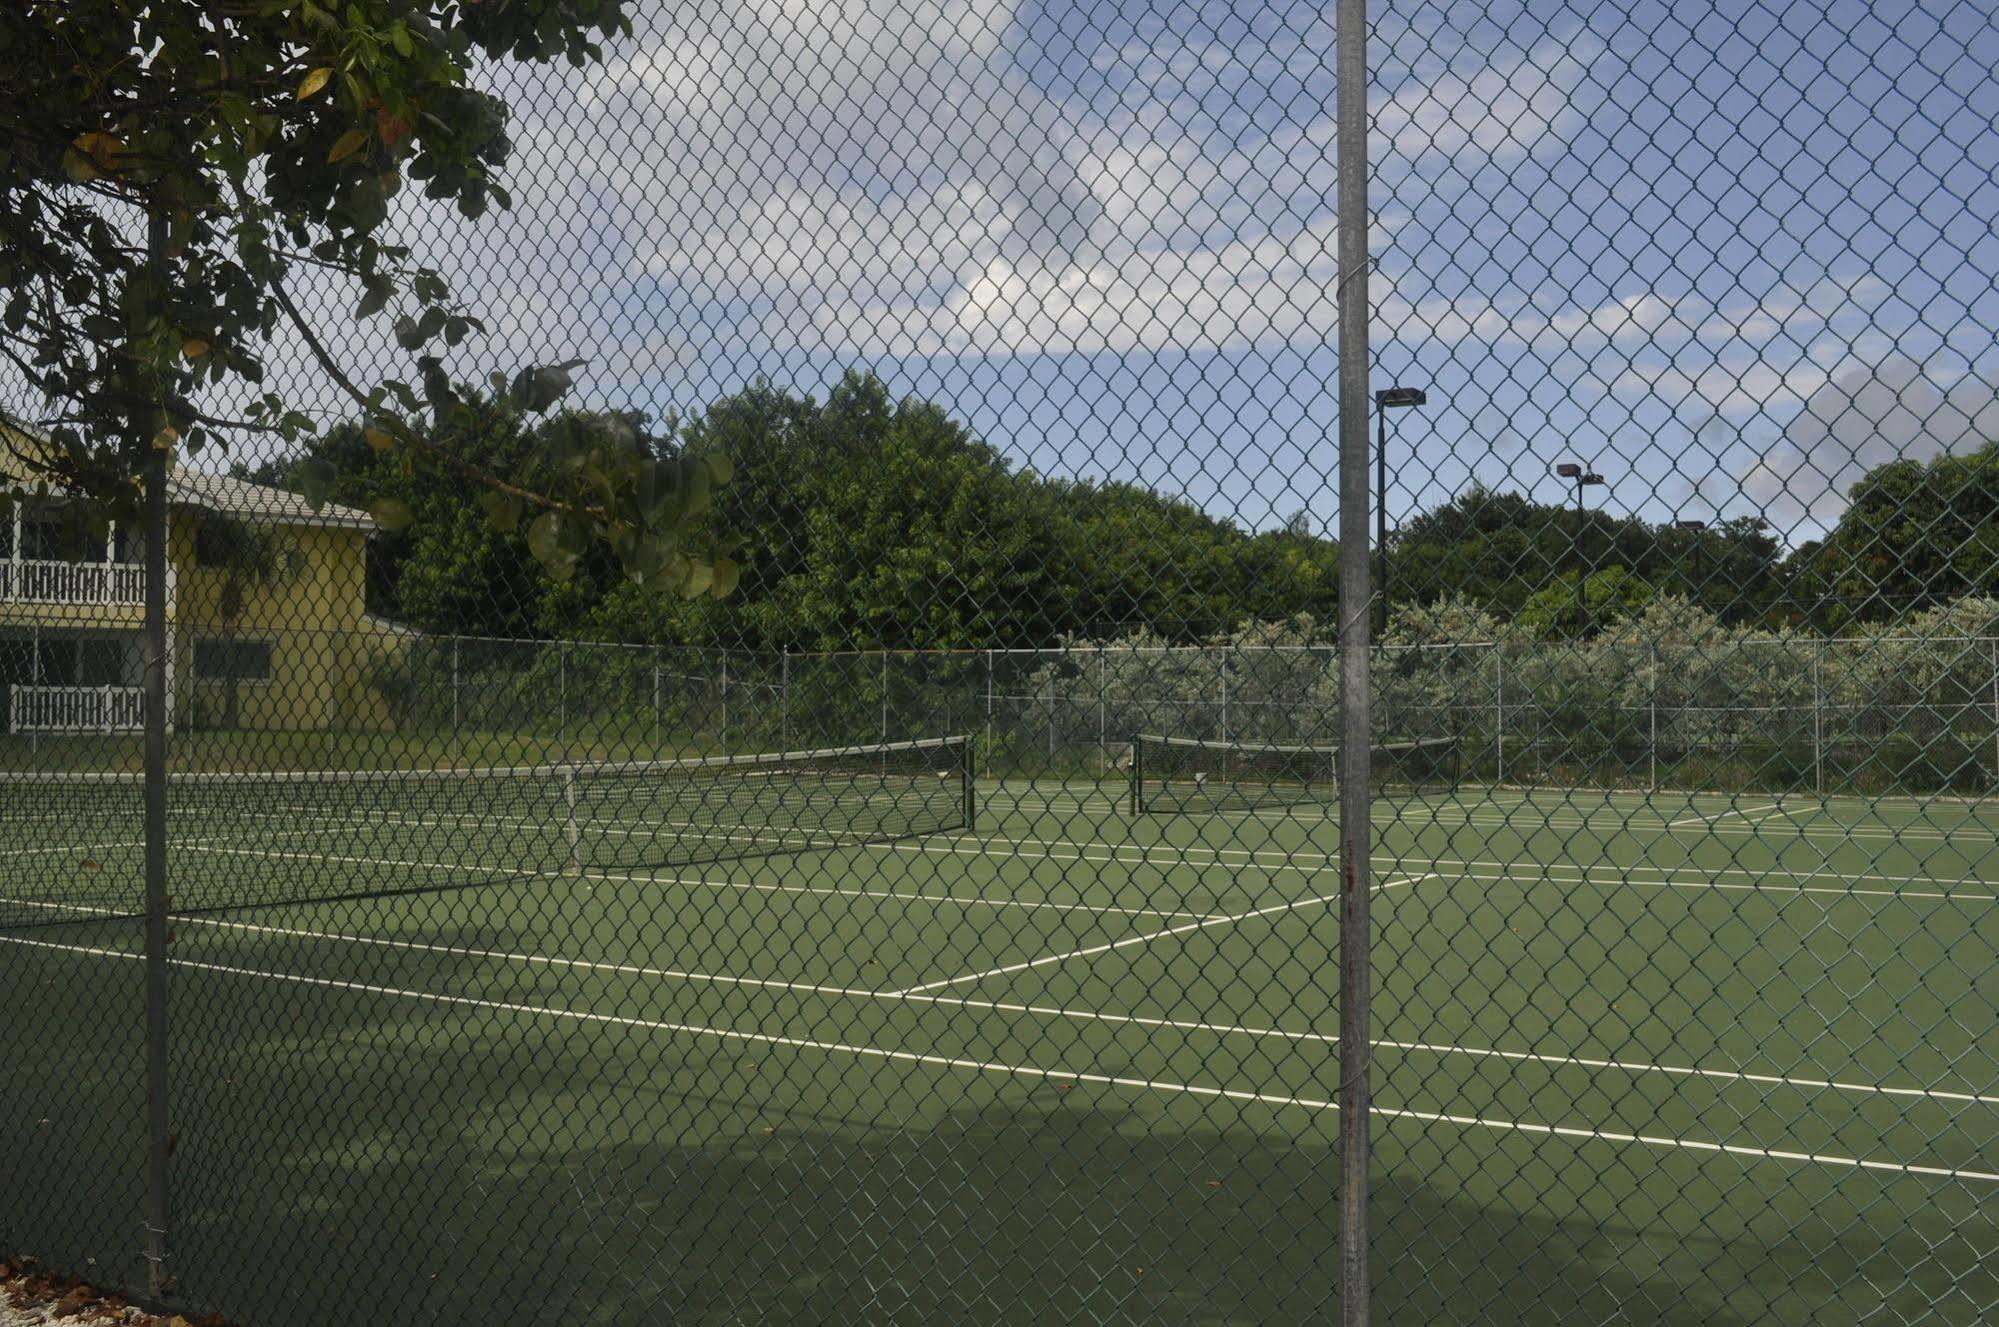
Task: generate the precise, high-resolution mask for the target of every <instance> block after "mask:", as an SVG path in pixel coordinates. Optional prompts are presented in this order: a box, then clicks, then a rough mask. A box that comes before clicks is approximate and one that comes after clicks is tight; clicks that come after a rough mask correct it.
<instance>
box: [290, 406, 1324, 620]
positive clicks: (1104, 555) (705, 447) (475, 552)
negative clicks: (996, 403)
mask: <svg viewBox="0 0 1999 1327" xmlns="http://www.w3.org/2000/svg"><path fill="white" fill-rule="evenodd" d="M621 422H622V424H623V426H625V427H630V428H634V429H637V430H639V431H640V435H641V438H642V440H643V442H644V444H645V445H646V446H648V447H650V448H653V449H654V450H656V451H658V452H660V453H661V454H666V453H669V452H684V453H686V454H691V455H705V454H710V453H720V454H722V455H725V456H727V457H729V459H730V460H731V461H732V462H733V464H734V470H735V478H734V480H733V482H732V483H731V484H730V485H729V486H728V487H727V488H726V489H725V490H723V491H722V492H721V493H720V494H719V495H718V496H717V498H716V500H715V504H714V507H713V509H712V512H711V513H710V515H709V518H708V519H709V520H710V522H711V523H712V525H713V527H714V529H716V530H717V531H722V532H726V541H725V543H726V551H728V552H730V554H731V555H732V556H733V557H734V558H735V559H736V560H737V561H739V562H740V563H741V564H742V567H743V573H742V581H741V585H740V587H739V588H738V590H737V592H736V593H735V594H734V595H733V596H732V597H730V598H729V599H727V600H725V601H714V600H699V601H694V602H683V601H681V600H678V599H675V598H672V597H663V596H661V595H659V594H657V593H656V592H653V591H650V590H646V589H643V588H641V587H638V586H635V585H632V584H631V583H629V581H627V580H626V579H625V578H624V577H623V576H622V575H621V574H620V572H619V569H618V567H617V565H616V563H615V562H614V561H613V560H612V559H611V558H610V557H609V556H608V554H607V553H606V552H605V551H604V550H601V549H599V550H593V551H592V552H591V553H590V554H589V555H588V556H586V557H585V558H584V559H583V561H582V562H581V564H580V565H579V566H578V568H577V570H576V573H575V574H574V575H573V576H572V577H571V578H570V579H569V580H568V581H566V582H557V581H554V580H552V579H550V578H549V577H548V576H546V575H545V574H544V573H543V572H542V571H541V569H540V568H539V567H538V566H537V565H536V564H535V562H534V560H533V559H532V558H531V557H530V556H529V555H528V552H527V550H526V549H525V548H524V547H523V546H522V544H521V541H520V540H519V538H518V536H516V535H511V534H506V533H501V532H496V531H494V530H492V529H491V528H489V525H488V523H487V521H486V520H485V518H484V516H483V514H482V513H481V512H480V510H479V509H478V508H476V507H474V506H472V505H471V504H469V503H467V502H466V501H465V497H464V493H463V484H462V482H461V481H460V480H459V479H458V478H457V476H456V475H455V474H454V473H453V472H452V470H451V468H450V465H449V458H446V457H434V456H431V455H427V454H425V453H421V452H419V453H410V452H398V453H377V452H375V451H374V450H372V449H371V448H370V447H369V446H368V445H367V441H366V439H365V436H364V434H363V431H362V430H361V429H360V428H359V427H357V426H351V425H347V426H341V427H339V428H335V429H333V430H331V431H330V432H329V433H327V434H326V435H325V436H324V437H322V438H321V439H320V440H319V441H318V442H317V444H315V447H314V449H313V454H314V455H315V456H317V457H320V458H323V459H325V460H328V461H330V462H332V463H333V466H334V468H335V470H336V471H337V472H338V474H339V476H340V478H339V480H338V481H337V483H336V484H335V487H334V491H333V494H332V496H333V497H334V499H335V500H337V501H349V502H354V503H357V504H362V505H365V502H366V500H370V499H372V498H374V497H375V496H378V495H380V494H381V493H384V492H388V493H391V494H394V495H395V496H398V497H400V498H402V499H403V500H404V501H405V502H406V503H408V505H409V507H410V509H411V511H412V513H413V515H414V519H413V520H412V521H411V522H410V524H409V526H408V528H407V529H406V530H404V531H403V532H400V533H397V534H393V535H389V534H382V535H378V536H376V546H375V548H374V550H373V553H372V555H371V568H370V589H369V595H370V606H371V608H372V609H373V610H374V611H376V612H378V613H380V614H382V615H383V616H386V617H390V618H393V619H395V620H397V621H400V622H404V623H407V624H409V625H411V626H415V627H418V628H420V629H423V630H425V631H432V632H454V633H463V634H468V635H500V636H521V637H555V636H564V637H574V638H593V639H609V640H628V641H644V642H658V643H666V644H686V645H706V644H716V645H731V646H741V647H746V648H750V649H761V650H786V649H790V650H839V649H857V648H858V649H872V648H890V649H907V648H916V649H940V648H967V647H989V646H1001V647H1005V646H1030V645H1042V644H1047V643H1050V642H1052V641H1056V640H1059V639H1062V638H1064V637H1071V636H1079V635H1096V634H1109V633H1115V632H1117V631H1121V630H1123V629H1125V628H1126V627H1128V626H1131V625H1133V624H1137V623H1145V624H1149V625H1151V626H1153V627H1154V628H1155V629H1157V630H1159V631H1161V632H1164V633H1166V634H1167V635H1169V636H1171V637H1173V638H1175V639H1186V640H1193V639H1199V638H1204V637H1207V636H1210V635H1213V634H1215V633H1216V632H1221V631H1227V630H1229V629H1230V628H1231V627H1232V626H1234V625H1235V624H1237V623H1239V622H1241V621H1244V620H1251V619H1270V618H1288V617H1292V616H1295V615H1297V614H1300V613H1312V614H1317V615H1321V616H1327V617H1330V616H1331V615H1332V613H1333V611H1334V607H1335V597H1334V596H1335V580H1336V577H1335V575H1334V570H1335V565H1336V563H1337V559H1338V550H1337V547H1336V546H1335V545H1333V544H1331V543H1329V542H1328V541H1326V540H1323V539H1318V538H1315V537H1313V536H1311V535H1309V534H1305V533H1302V532H1298V531H1294V530H1291V529H1286V530H1279V531H1272V532H1265V533H1251V532H1248V531H1245V530H1243V529H1242V528H1241V527H1239V526H1237V525H1235V524H1233V523H1231V522H1228V521H1225V520H1220V519H1217V518H1215V517H1213V516H1211V515H1209V514H1207V513H1206V512H1204V511H1202V510H1201V509H1200V508H1199V507H1197V506H1196V505H1194V504H1193V503H1191V502H1188V501H1186V500H1185V499H1180V498H1173V497H1168V496H1165V495H1163V494H1159V493H1156V492H1153V491H1151V490H1149V489H1146V488H1143V487H1140V486H1138V485H1134V484H1128V483H1090V482H1082V481H1075V480H1066V479H1049V478H1045V477H1043V476H1040V475H1037V474H1035V473H1034V472H1032V471H1029V470H1024V469H1020V468H1017V467H1014V466H1012V465H1010V464H1009V463H1008V462H1007V461H1006V460H1005V459H1004V458H1003V457H1001V456H1000V455H999V453H998V452H997V451H995V450H994V449H993V448H992V447H991V446H989V445H988V444H986V443H985V442H983V441H982V440H980V439H979V438H977V437H975V436H973V435H972V434H971V433H970V432H969V431H968V430H967V429H966V428H965V427H964V426H963V425H962V424H960V423H958V422H956V421H954V420H953V419H951V418H950V416H949V415H947V414H946V413H945V412H944V410H943V409H942V408H941V407H939V406H937V405H934V404H931V403H929V402H926V401H920V400H902V401H897V400H894V399H892V398H891V397H890V395H889V393H888V391H887V389H886V388H885V387H884V386H883V385H882V384H881V382H880V381H878V380H877V379H875V378H872V377H869V376H865V375H859V374H855V375H850V376H848V377H847V378H846V379H845V380H844V381H842V382H841V383H840V384H839V385H838V386H837V387H835V388H834V389H833V391H832V392H831V393H830V394H829V395H828V396H827V397H826V399H825V400H823V401H820V400H815V399H813V398H811V397H806V396H800V395H796V394H794V393H791V392H788V391H785V390H782V389H780V388H776V387H772V386H768V385H763V384H758V385H753V386H751V387H749V388H746V389H745V390H743V391H741V392H738V393H736V394H734V395H732V396H728V397H725V398H723V399H722V400H720V401H717V402H715V403H714V404H713V405H712V406H710V407H709V408H708V409H707V410H706V411H705V412H703V413H702V414H701V415H700V416H698V417H696V418H694V419H691V420H689V421H686V422H685V423H684V424H683V425H682V426H681V427H679V428H678V429H676V430H673V431H672V432H671V433H670V434H668V433H665V432H660V433H652V434H649V433H646V432H645V426H644V423H643V421H638V420H629V419H628V420H624V421H621ZM469 436H471V437H473V438H474V439H475V441H473V442H469V443H464V444H461V445H465V446H468V447H476V449H477V450H478V452H479V455H478V456H476V457H467V458H466V459H468V460H476V461H478V462H479V463H481V464H484V465H488V466H503V465H505V464H507V463H508V461H509V460H510V459H511V458H512V457H513V456H514V455H515V454H516V453H523V452H526V451H528V450H530V449H531V447H532V443H533V439H532V437H531V436H528V435H524V434H522V433H521V432H520V431H519V430H518V429H517V428H516V427H515V426H513V425H511V424H509V422H508V420H507V418H506V416H505V415H504V414H502V413H501V412H497V411H496V412H494V415H493V424H492V427H491V428H490V429H487V430H483V431H479V432H476V433H473V434H471V435H469Z"/></svg>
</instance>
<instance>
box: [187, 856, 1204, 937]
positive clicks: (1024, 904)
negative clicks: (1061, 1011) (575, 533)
mask: <svg viewBox="0 0 1999 1327" xmlns="http://www.w3.org/2000/svg"><path fill="white" fill-rule="evenodd" d="M195 851H197V852H209V853H216V854H218V855H220V856H224V857H257V858H265V859H269V860H274V861H306V862H335V863H338V864H340V865H343V866H379V867H386V868H389V869H392V870H398V871H456V872H460V873H464V874H471V875H485V876H493V875H498V876H506V877H508V878H511V879H528V880H605V881H612V882H615V883H619V884H633V885H652V884H663V885H667V884H670V885H700V886H703V887H705V888H708V889H740V890H749V891H754V892H758V893H765V894H819V895H832V896H836V897H840V898H884V899H899V900H902V901H904V902H909V903H954V904H957V905H958V906H959V907H965V908H1020V909H1024V910H1028V911H1049V912H1090V913H1101V914H1108V915H1112V916H1119V917H1195V918H1202V919H1209V920H1212V919H1213V918H1214V916H1215V914H1214V913H1209V912H1180V911H1176V910H1174V909H1170V908H1137V907H1123V906H1120V905H1117V904H1105V903H1055V902H1052V901H1048V900H1041V899H992V898H979V897H974V898H966V897H964V896H962V895H951V894H925V893H922V892H921V891H915V892H907V893H906V892H903V891H899V890H892V889H836V888H832V887H830V886H823V885H766V884H758V883H757V882H755V881H750V880H709V879H706V878H703V877H700V876H688V875H679V874H674V873H657V874H655V873H642V872H639V871H636V870H632V871H604V870H588V871H575V872H570V871H564V870H561V869H559V868H557V869H550V870H545V871H537V870H533V869H530V868H528V867H521V866H474V865H469V864H467V863H464V862H426V861H413V860H404V859H400V858H392V857H358V856H349V855H345V854H335V853H323V852H281V851H278V850H276V849H272V848H218V847H210V846H206V845H203V846H199V847H197V848H196V849H195ZM388 892H390V893H394V892H395V891H394V890H390V891H388ZM412 892H413V891H412ZM294 901H295V902H297V903H299V904H307V903H311V902H313V901H314V900H312V899H309V898H302V899H297V900H294Z"/></svg>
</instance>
